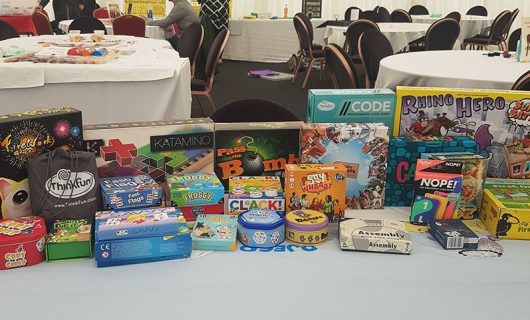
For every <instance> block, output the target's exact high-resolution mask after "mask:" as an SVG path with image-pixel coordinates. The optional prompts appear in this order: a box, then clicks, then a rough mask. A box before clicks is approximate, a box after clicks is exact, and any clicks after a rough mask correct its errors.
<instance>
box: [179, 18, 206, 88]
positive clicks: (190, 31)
mask: <svg viewBox="0 0 530 320" xmlns="http://www.w3.org/2000/svg"><path fill="white" fill-rule="evenodd" d="M203 39H204V29H203V28H202V26H201V24H200V23H198V22H196V23H192V24H190V25H189V26H188V27H187V28H186V29H184V31H182V34H181V35H180V39H179V41H178V43H177V51H178V53H179V55H180V56H181V57H183V58H188V59H190V65H191V77H192V78H195V62H196V61H197V56H198V55H199V50H200V49H201V45H202V40H203Z"/></svg>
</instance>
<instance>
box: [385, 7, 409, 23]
mask: <svg viewBox="0 0 530 320" xmlns="http://www.w3.org/2000/svg"><path fill="white" fill-rule="evenodd" d="M390 20H391V21H392V22H412V17H411V16H410V14H409V13H408V12H407V11H405V10H403V9H396V10H394V11H392V13H391V14H390Z"/></svg>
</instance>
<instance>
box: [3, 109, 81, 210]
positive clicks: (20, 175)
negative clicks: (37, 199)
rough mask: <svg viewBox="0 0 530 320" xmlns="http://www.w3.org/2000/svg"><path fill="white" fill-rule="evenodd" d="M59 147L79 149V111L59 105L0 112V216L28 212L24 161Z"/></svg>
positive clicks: (27, 190) (26, 176)
mask: <svg viewBox="0 0 530 320" xmlns="http://www.w3.org/2000/svg"><path fill="white" fill-rule="evenodd" d="M59 147H60V148H64V149H67V150H82V149H83V130H82V117H81V111H79V110H76V109H73V108H70V107H61V108H49V109H41V110H36V111H28V112H22V113H15V114H6V115H0V203H1V205H0V217H3V218H18V217H22V216H30V215H32V213H31V201H30V198H29V186H28V179H27V178H28V172H27V170H26V164H27V162H28V160H30V159H33V158H36V157H38V156H40V155H41V154H43V153H45V152H48V151H51V150H53V149H55V148H59Z"/></svg>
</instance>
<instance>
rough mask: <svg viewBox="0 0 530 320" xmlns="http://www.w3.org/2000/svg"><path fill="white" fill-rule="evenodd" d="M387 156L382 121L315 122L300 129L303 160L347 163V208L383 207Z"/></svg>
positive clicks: (301, 159) (384, 130)
mask: <svg viewBox="0 0 530 320" xmlns="http://www.w3.org/2000/svg"><path fill="white" fill-rule="evenodd" d="M387 156H388V127H386V126H385V125H383V124H380V123H364V124H363V123H351V124H346V123H316V124H304V125H302V127H301V129H300V162H301V163H323V164H334V163H341V164H343V165H344V166H345V167H346V177H347V180H346V181H347V184H346V206H347V207H348V208H352V209H381V208H383V206H384V199H385V180H386V167H387Z"/></svg>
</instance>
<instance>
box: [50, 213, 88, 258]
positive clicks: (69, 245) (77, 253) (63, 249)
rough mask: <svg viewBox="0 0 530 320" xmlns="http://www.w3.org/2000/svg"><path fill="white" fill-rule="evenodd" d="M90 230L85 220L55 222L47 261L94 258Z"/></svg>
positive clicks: (51, 232)
mask: <svg viewBox="0 0 530 320" xmlns="http://www.w3.org/2000/svg"><path fill="white" fill-rule="evenodd" d="M90 230H91V224H90V223H89V222H88V221H87V220H85V219H79V220H56V221H54V222H53V224H52V227H51V230H50V232H49V234H48V240H47V242H46V260H47V261H54V260H63V259H75V258H90V257H92V237H91V234H90Z"/></svg>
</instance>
